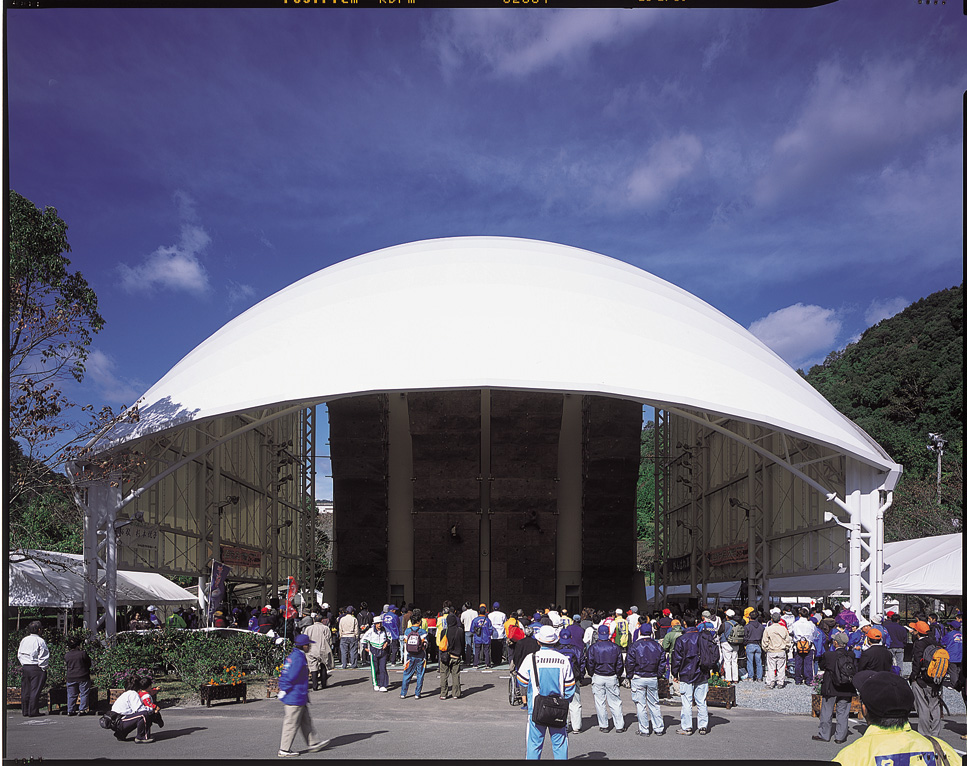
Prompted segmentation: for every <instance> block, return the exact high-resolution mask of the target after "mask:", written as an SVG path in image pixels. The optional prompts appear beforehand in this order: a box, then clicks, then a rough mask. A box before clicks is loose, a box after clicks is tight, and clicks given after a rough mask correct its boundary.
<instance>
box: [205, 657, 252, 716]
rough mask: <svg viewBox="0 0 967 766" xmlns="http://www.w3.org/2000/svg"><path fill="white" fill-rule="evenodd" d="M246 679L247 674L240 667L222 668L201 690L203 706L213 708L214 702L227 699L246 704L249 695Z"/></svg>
mask: <svg viewBox="0 0 967 766" xmlns="http://www.w3.org/2000/svg"><path fill="white" fill-rule="evenodd" d="M244 679H245V673H243V672H242V670H241V669H240V668H239V667H238V666H236V665H229V666H225V667H222V669H221V671H219V672H217V673H213V674H212V676H211V678H210V679H209V681H208V683H207V684H203V685H202V687H201V689H200V690H199V696H200V697H201V704H203V705H206V706H208V707H211V706H212V702H213V701H214V700H226V699H234V700H235V701H236V702H238V701H239V700H241V701H242V703H243V704H244V703H245V702H246V698H247V695H248V685H247V684H246V682H245V680H244Z"/></svg>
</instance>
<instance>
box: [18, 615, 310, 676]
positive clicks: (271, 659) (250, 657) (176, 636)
mask: <svg viewBox="0 0 967 766" xmlns="http://www.w3.org/2000/svg"><path fill="white" fill-rule="evenodd" d="M26 634H27V631H26V630H20V631H16V632H14V633H11V634H10V636H9V637H8V643H7V685H8V686H20V685H21V669H20V663H19V662H18V661H17V648H18V646H19V645H20V641H21V639H22V638H23V637H24V636H25V635H26ZM70 635H77V636H79V637H81V638H82V639H83V640H84V649H85V650H86V651H87V653H88V654H89V655H90V656H91V676H92V679H93V680H94V685H95V686H96V687H97V688H99V689H109V688H120V687H122V686H123V685H124V679H125V677H126V676H127V675H129V674H132V673H133V674H135V675H151V676H153V677H158V676H159V675H161V674H164V673H167V672H169V671H170V672H173V673H174V674H175V675H176V676H177V677H178V678H179V679H180V680H181V681H182V682H184V683H186V684H189V685H191V686H195V685H199V686H200V685H201V684H204V683H207V682H208V680H209V679H210V678H212V677H213V676H214V675H216V674H218V673H219V672H220V671H221V670H222V668H225V667H230V666H233V665H234V666H236V667H238V668H240V669H241V670H242V671H243V672H245V673H247V674H249V675H260V676H268V675H272V674H273V671H274V670H275V668H276V667H278V666H279V665H280V664H282V661H283V660H284V659H285V657H286V655H287V654H288V653H289V652H290V651H291V650H292V641H291V640H289V639H286V640H285V641H283V642H282V643H280V644H277V643H276V642H275V640H274V639H269V638H266V637H265V636H261V635H257V634H255V633H249V632H245V633H241V632H231V633H228V634H225V635H218V634H215V633H212V632H202V631H191V630H177V629H174V628H163V629H160V630H151V631H146V632H144V633H120V634H118V636H117V637H116V639H115V641H113V642H109V641H107V640H106V638H105V636H104V634H103V633H101V634H98V635H96V636H91V635H90V634H89V633H88V632H87V631H85V630H83V629H78V630H75V631H72V632H70V633H68V634H67V635H66V636H65V635H64V634H62V633H58V632H56V631H51V630H44V631H41V636H43V638H44V640H45V641H46V642H47V646H48V647H49V649H50V665H49V667H48V670H47V683H48V685H50V686H52V687H56V686H63V685H64V683H65V674H64V672H65V667H64V654H65V653H66V651H67V643H66V640H67V637H68V636H70Z"/></svg>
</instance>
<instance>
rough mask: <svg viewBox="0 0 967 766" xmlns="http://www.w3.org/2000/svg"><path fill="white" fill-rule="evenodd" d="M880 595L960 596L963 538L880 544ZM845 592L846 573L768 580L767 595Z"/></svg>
mask: <svg viewBox="0 0 967 766" xmlns="http://www.w3.org/2000/svg"><path fill="white" fill-rule="evenodd" d="M883 559H884V572H883V591H884V593H890V594H900V593H905V594H909V595H918V596H962V595H963V594H964V536H963V535H962V534H959V533H958V534H953V535H938V536H936V537H921V538H918V539H916V540H901V541H899V542H895V543H885V544H884V545H883ZM848 591H849V573H848V572H845V571H844V572H840V573H832V574H798V575H792V576H789V577H772V578H770V579H769V592H770V593H772V594H774V595H779V594H781V593H787V594H788V593H797V594H798V593H809V594H813V595H817V594H836V593H837V592H843V593H845V592H848Z"/></svg>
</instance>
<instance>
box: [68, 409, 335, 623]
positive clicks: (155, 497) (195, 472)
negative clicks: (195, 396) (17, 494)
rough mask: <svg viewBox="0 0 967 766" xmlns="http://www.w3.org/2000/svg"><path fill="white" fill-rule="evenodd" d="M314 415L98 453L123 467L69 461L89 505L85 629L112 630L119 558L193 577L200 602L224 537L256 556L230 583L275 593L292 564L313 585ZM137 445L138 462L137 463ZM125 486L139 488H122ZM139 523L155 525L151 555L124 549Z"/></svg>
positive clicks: (257, 414)
mask: <svg viewBox="0 0 967 766" xmlns="http://www.w3.org/2000/svg"><path fill="white" fill-rule="evenodd" d="M315 423H316V413H315V406H314V405H308V406H307V405H305V404H299V405H295V406H289V407H283V408H280V409H265V410H258V411H254V412H250V413H243V414H237V415H231V416H225V417H222V418H216V419H213V420H209V421H204V422H201V423H189V424H186V425H184V426H181V427H179V428H175V429H171V430H169V431H165V432H162V433H159V434H155V435H150V436H147V437H145V438H144V439H142V440H140V441H138V442H137V443H134V444H129V445H125V446H124V447H122V448H116V449H114V450H110V451H105V452H104V453H102V454H100V455H98V459H105V458H108V459H113V458H112V455H113V456H114V457H115V458H117V459H118V464H122V465H125V466H126V467H127V475H123V474H122V473H120V472H118V471H115V472H113V473H111V474H110V475H107V476H105V475H104V474H103V473H101V472H99V471H97V470H95V469H94V467H93V466H92V465H91V463H73V464H70V465H68V467H67V471H68V476H69V478H70V480H71V483H72V485H73V491H74V497H75V501H76V502H77V503H78V506H79V507H80V508H81V509H82V511H83V512H84V577H85V580H86V585H85V599H84V623H85V626H86V627H87V628H88V629H89V630H99V629H101V628H102V627H103V628H104V630H105V632H106V633H107V635H108V636H113V635H114V634H115V633H116V631H117V620H116V616H117V570H118V568H119V565H122V564H123V566H124V567H125V568H129V569H133V570H136V571H137V570H140V571H153V572H161V573H163V574H190V575H195V576H198V579H199V586H200V587H199V602H200V604H201V605H202V606H204V588H203V587H202V586H203V585H204V584H205V582H206V581H207V577H206V573H207V572H208V571H210V570H209V566H210V563H211V561H212V559H213V558H220V555H221V550H222V549H221V544H222V542H223V541H227V542H230V543H231V544H232V545H236V546H237V547H239V548H242V549H248V550H250V551H252V552H253V553H257V554H258V555H259V558H260V560H261V564H260V566H259V572H258V574H250V573H239V574H238V575H234V576H233V577H232V579H233V580H241V581H247V582H253V583H261V584H262V586H263V591H272V592H273V594H274V591H275V588H276V586H277V585H278V582H279V571H280V567H281V568H284V569H285V571H287V572H294V573H295V574H296V575H297V576H298V577H299V578H300V585H305V584H309V585H310V586H311V582H310V581H311V573H312V572H313V571H314V570H315V521H316V509H315V502H314V498H315V494H314V492H315V444H314V440H315ZM293 445H295V446H294V447H293ZM132 450H137V452H138V454H139V455H140V456H141V457H142V458H143V459H141V460H131V459H130V458H131V455H132ZM119 456H120V457H119ZM124 458H127V459H124ZM293 474H296V475H293ZM126 487H134V489H131V490H130V491H129V492H128V493H127V494H126V495H123V494H122V492H123V489H124V488H126ZM306 497H309V498H310V499H311V502H309V503H307V502H305V499H304V498H306ZM121 512H124V515H123V516H119V514H120V513H121ZM135 521H137V522H141V521H145V522H149V523H151V524H152V525H154V526H155V527H156V528H157V531H158V538H159V552H157V553H156V554H155V555H154V556H152V555H150V554H149V555H148V557H147V558H146V557H145V555H144V554H142V553H141V552H139V551H137V550H132V549H128V548H125V549H121V548H120V547H119V545H118V541H117V530H118V529H119V528H120V527H121V526H123V525H125V524H128V523H134V522H135ZM296 522H298V523H296ZM266 559H267V560H266ZM265 595H266V593H263V594H262V596H263V597H264V596H265ZM99 613H100V615H99Z"/></svg>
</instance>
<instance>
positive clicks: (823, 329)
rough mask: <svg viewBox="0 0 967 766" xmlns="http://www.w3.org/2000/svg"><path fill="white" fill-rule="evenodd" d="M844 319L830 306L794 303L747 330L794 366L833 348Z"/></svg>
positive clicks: (756, 322) (774, 312) (754, 323)
mask: <svg viewBox="0 0 967 766" xmlns="http://www.w3.org/2000/svg"><path fill="white" fill-rule="evenodd" d="M842 327H843V323H842V322H841V321H840V319H839V318H838V316H837V313H836V311H834V310H833V309H826V308H823V307H822V306H806V305H803V304H802V303H796V304H794V305H792V306H787V307H786V308H784V309H779V310H778V311H773V312H772V313H771V314H769V315H768V316H765V317H763V318H762V319H757V320H755V321H754V322H753V323H752V324H751V325H749V332H751V333H752V334H753V335H755V336H756V337H757V338H758V339H759V340H761V341H762V342H763V343H765V344H766V345H767V346H768V347H769V348H771V349H772V350H773V351H775V352H776V353H777V354H778V355H779V356H781V357H782V358H783V359H784V360H785V361H786V362H788V363H789V364H790V365H791V366H793V367H802V366H804V365H805V363H806V362H807V361H809V360H811V359H815V358H816V356H817V354H819V355H822V356H825V354H826V353H827V352H828V351H830V350H831V349H832V348H834V346H835V343H836V338H837V337H838V336H839V333H840V331H841V330H842Z"/></svg>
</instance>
